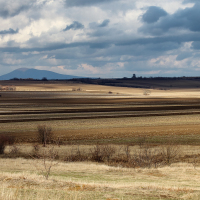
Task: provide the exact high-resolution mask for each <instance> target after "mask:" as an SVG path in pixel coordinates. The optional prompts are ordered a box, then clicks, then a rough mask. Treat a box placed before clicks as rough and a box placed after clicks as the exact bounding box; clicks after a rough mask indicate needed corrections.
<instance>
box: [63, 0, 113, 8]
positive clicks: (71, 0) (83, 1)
mask: <svg viewBox="0 0 200 200" xmlns="http://www.w3.org/2000/svg"><path fill="white" fill-rule="evenodd" d="M112 1H117V0H65V3H66V5H67V6H69V7H70V6H77V7H79V6H91V5H95V4H101V3H109V2H112Z"/></svg>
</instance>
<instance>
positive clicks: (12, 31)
mask: <svg viewBox="0 0 200 200" xmlns="http://www.w3.org/2000/svg"><path fill="white" fill-rule="evenodd" d="M18 32H19V29H16V30H13V29H12V28H9V29H8V30H3V31H0V35H6V34H17V33H18Z"/></svg>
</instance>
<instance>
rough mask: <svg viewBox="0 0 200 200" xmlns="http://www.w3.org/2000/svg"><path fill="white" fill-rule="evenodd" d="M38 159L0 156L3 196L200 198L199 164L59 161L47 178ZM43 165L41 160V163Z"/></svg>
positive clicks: (4, 197) (0, 190) (9, 197)
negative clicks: (129, 166) (149, 166)
mask: <svg viewBox="0 0 200 200" xmlns="http://www.w3.org/2000/svg"><path fill="white" fill-rule="evenodd" d="M36 164H37V160H31V159H22V158H17V159H1V162H0V199H5V200H7V199H9V200H10V199H20V200H21V199H54V200H57V199H59V200H60V199H73V200H74V199H105V200H106V199H107V200H114V199H123V200H126V199H127V200H129V199H138V200H139V199H199V198H200V167H196V168H194V167H193V165H191V164H187V163H176V164H173V165H171V166H166V167H162V168H156V169H142V168H138V169H127V168H121V167H109V166H106V165H103V164H96V163H91V162H78V163H63V162H59V163H58V165H56V166H54V167H53V168H52V171H51V175H50V178H49V180H46V179H45V178H44V177H43V175H42V173H41V171H40V170H38V169H36V167H35V166H36ZM41 165H42V163H41Z"/></svg>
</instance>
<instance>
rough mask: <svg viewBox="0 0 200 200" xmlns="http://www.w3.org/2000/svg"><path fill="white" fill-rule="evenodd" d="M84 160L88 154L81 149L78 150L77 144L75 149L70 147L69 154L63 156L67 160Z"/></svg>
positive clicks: (87, 158)
mask: <svg viewBox="0 0 200 200" xmlns="http://www.w3.org/2000/svg"><path fill="white" fill-rule="evenodd" d="M86 160H89V155H88V154H86V153H85V152H84V151H83V150H82V151H80V149H79V146H78V147H77V148H76V149H73V148H72V149H71V152H70V154H69V155H67V156H66V157H65V161H68V162H77V161H86Z"/></svg>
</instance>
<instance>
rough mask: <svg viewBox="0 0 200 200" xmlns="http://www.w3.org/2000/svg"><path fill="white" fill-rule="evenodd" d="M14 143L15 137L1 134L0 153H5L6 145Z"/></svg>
mask: <svg viewBox="0 0 200 200" xmlns="http://www.w3.org/2000/svg"><path fill="white" fill-rule="evenodd" d="M13 143H14V137H11V136H7V135H1V136H0V154H4V149H5V147H6V145H12V144H13Z"/></svg>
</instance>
